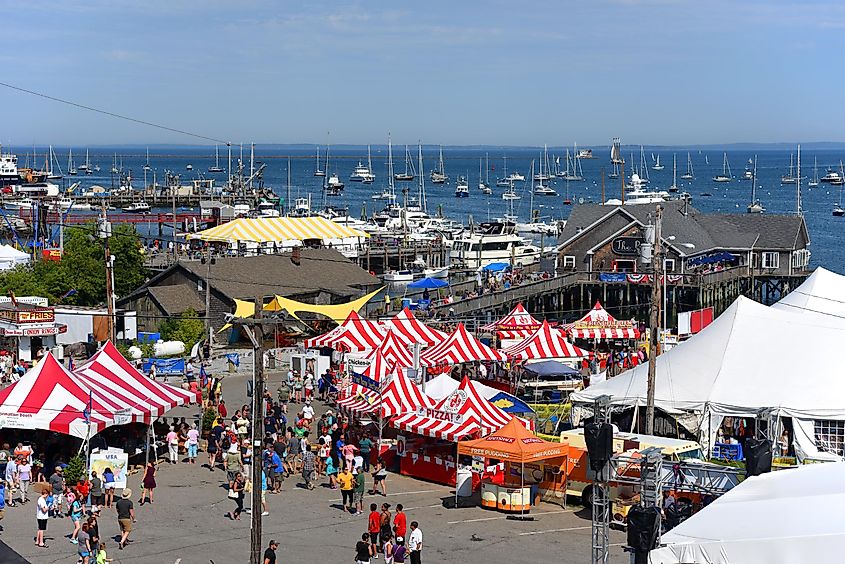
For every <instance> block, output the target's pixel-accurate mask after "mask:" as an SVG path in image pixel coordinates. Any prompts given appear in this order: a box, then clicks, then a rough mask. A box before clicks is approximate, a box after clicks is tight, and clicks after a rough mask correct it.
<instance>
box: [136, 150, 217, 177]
mask: <svg viewBox="0 0 845 564" xmlns="http://www.w3.org/2000/svg"><path fill="white" fill-rule="evenodd" d="M149 160H150V158H149V154H148V156H147V161H148V162H149ZM208 172H211V173H213V174H219V173H221V172H224V171H223V167H222V166H220V148H219V147H218V146H217V145H215V146H214V166H210V167H208Z"/></svg>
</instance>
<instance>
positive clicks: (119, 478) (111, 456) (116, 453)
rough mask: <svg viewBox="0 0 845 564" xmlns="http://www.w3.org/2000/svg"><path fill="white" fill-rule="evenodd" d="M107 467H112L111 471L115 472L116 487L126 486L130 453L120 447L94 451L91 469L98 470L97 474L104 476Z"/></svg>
mask: <svg viewBox="0 0 845 564" xmlns="http://www.w3.org/2000/svg"><path fill="white" fill-rule="evenodd" d="M106 468H111V471H112V472H114V487H115V488H125V487H126V480H127V470H128V468H129V455H128V454H126V453H125V452H124V451H122V450H120V449H109V450H102V451H100V452H92V453H91V470H94V471H96V472H97V476H99V477H100V478H102V477H103V472H105V470H106ZM89 478H90V475H89Z"/></svg>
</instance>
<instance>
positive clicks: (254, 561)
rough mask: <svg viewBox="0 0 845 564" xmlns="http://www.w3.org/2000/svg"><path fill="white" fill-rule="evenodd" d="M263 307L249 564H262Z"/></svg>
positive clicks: (258, 330) (257, 328)
mask: <svg viewBox="0 0 845 564" xmlns="http://www.w3.org/2000/svg"><path fill="white" fill-rule="evenodd" d="M263 307H264V297H263V296H261V295H256V296H255V315H254V316H253V317H254V319H255V320H256V321H258V323H256V324H255V325H254V326H253V334H254V337H255V342H254V343H253V347H254V348H253V352H254V356H253V362H254V363H255V385H254V386H253V388H252V417H251V419H252V515H251V516H252V531H251V532H250V554H249V564H263V562H264V561H263V559H262V554H261V548H262V546H263V545H262V542H261V511H262V506H261V473H262V472H263V469H262V466H263V464H262V459H261V434H260V433H259V432H258V429H260V428H261V426H262V424H263V422H264V417H263V414H262V411H263V409H262V408H261V407H262V402H263V401H264V330H263V327H262V326H261V310H262V309H263Z"/></svg>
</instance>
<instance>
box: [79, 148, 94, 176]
mask: <svg viewBox="0 0 845 564" xmlns="http://www.w3.org/2000/svg"><path fill="white" fill-rule="evenodd" d="M84 166H85V174H94V167H92V166H91V159H90V158H88V149H85V165H84ZM80 168H82V167H80Z"/></svg>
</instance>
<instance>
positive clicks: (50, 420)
mask: <svg viewBox="0 0 845 564" xmlns="http://www.w3.org/2000/svg"><path fill="white" fill-rule="evenodd" d="M103 400H104V398H103V397H102V395H101V394H100V393H99V392H98V391H96V390H92V389H90V388H89V387H88V386H86V385H85V384H84V383H83V382H82V381H81V380H80V379H79V378H78V377H77V376H75V375H74V374H72V373H71V372H69V371H68V370H67V369H66V368H65V367H64V366H62V365H61V364H60V363H59V361H57V360H56V359H55V358H54V357H53V355H52V354H50V353H49V352H48V353H47V354H46V355H44V358H42V359H41V360H40V361H39V362H38V364H36V365H35V366H34V367H33V368H32V369H31V370H30V371H29V372H27V373H26V374H24V375H23V377H22V378H21V379H20V380H19V381H17V382H15V383H14V384H12V385H11V386H9V387H7V388H5V389H3V390H0V428H13V429H44V430H49V431H55V432H57V433H63V434H65V435H72V436H74V437H79V438H82V439H84V438H86V437H89V436H92V435H95V434H97V433H99V432H100V431H102V430H103V429H105V428H106V427H108V426H109V425H112V424H114V418H113V414H112V413H111V410H110V409H109V408H108V407H107V406H106V405H105V404H104V402H103ZM89 402H90V406H89ZM89 407H90V409H89ZM86 412H88V413H89V415H88V419H89V422H86V421H85V413H86Z"/></svg>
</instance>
